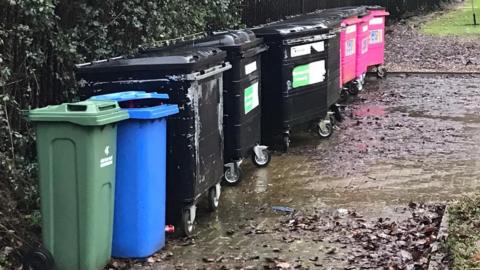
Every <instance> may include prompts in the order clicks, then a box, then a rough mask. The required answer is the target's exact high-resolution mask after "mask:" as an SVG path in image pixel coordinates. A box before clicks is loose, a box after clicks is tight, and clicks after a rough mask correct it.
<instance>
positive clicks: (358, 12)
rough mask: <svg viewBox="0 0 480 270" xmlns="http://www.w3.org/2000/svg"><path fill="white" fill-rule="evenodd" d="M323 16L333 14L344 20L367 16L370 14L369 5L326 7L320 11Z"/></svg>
mask: <svg viewBox="0 0 480 270" xmlns="http://www.w3.org/2000/svg"><path fill="white" fill-rule="evenodd" d="M318 14H319V15H321V16H332V17H333V18H335V17H336V18H339V19H340V20H344V19H346V18H349V17H356V16H365V15H367V14H368V9H367V6H350V7H338V8H331V9H324V10H321V11H319V12H318Z"/></svg>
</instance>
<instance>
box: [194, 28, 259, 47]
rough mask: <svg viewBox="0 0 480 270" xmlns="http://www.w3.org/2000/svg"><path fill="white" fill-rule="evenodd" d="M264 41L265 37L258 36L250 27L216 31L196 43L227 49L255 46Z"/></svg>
mask: <svg viewBox="0 0 480 270" xmlns="http://www.w3.org/2000/svg"><path fill="white" fill-rule="evenodd" d="M262 43H263V39H262V38H258V37H257V36H256V35H255V33H254V32H253V31H251V30H248V29H245V30H236V31H228V32H221V33H215V34H214V35H213V36H210V37H207V38H205V39H202V40H197V41H195V45H198V46H212V47H218V48H221V49H226V50H228V49H229V48H238V47H242V48H244V49H246V48H247V47H248V48H254V47H257V46H259V45H260V44H262Z"/></svg>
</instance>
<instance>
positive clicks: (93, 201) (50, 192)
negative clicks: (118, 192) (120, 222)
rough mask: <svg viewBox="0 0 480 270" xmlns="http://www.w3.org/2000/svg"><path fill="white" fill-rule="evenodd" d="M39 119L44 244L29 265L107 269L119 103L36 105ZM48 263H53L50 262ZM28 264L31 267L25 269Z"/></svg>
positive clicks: (67, 269)
mask: <svg viewBox="0 0 480 270" xmlns="http://www.w3.org/2000/svg"><path fill="white" fill-rule="evenodd" d="M28 118H29V119H30V120H31V121H33V122H34V124H35V129H36V134H37V152H38V162H39V173H40V174H39V178H40V201H41V212H42V239H43V245H44V248H41V249H37V250H34V251H32V252H30V253H29V254H27V255H26V258H25V261H24V269H50V267H51V264H52V262H51V260H49V258H51V257H53V261H54V263H53V269H55V270H87V269H88V270H97V269H99V270H100V269H103V268H104V267H105V265H106V264H108V262H109V260H110V254H111V246H112V235H113V234H112V232H113V209H114V205H113V204H114V194H115V158H116V140H117V125H116V123H117V122H119V121H122V120H124V119H127V118H128V113H127V112H126V111H124V110H121V109H120V107H119V106H118V104H117V103H116V102H105V101H83V102H78V103H66V104H61V105H55V106H47V107H44V108H40V109H35V110H31V111H30V112H29V113H28ZM44 266H47V267H44ZM25 267H27V268H25Z"/></svg>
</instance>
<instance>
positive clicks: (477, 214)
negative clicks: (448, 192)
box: [447, 195, 480, 269]
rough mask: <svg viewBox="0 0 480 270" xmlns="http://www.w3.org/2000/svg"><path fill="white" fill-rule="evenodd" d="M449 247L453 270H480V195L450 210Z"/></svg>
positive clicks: (459, 202) (460, 202) (452, 206)
mask: <svg viewBox="0 0 480 270" xmlns="http://www.w3.org/2000/svg"><path fill="white" fill-rule="evenodd" d="M448 209H449V212H448V213H449V229H448V240H447V246H448V248H449V251H450V253H451V255H452V266H453V269H479V268H480V242H479V241H480V231H479V228H480V195H477V196H475V197H465V198H464V199H462V200H460V201H458V202H457V203H455V204H453V205H451V206H450V207H449V208H448Z"/></svg>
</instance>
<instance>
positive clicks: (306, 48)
mask: <svg viewBox="0 0 480 270" xmlns="http://www.w3.org/2000/svg"><path fill="white" fill-rule="evenodd" d="M312 49H314V50H315V51H316V52H323V51H324V50H325V44H324V42H323V41H320V42H315V43H310V44H304V45H298V46H294V47H292V48H291V49H290V55H291V56H292V57H297V56H302V55H309V54H311V53H312Z"/></svg>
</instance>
